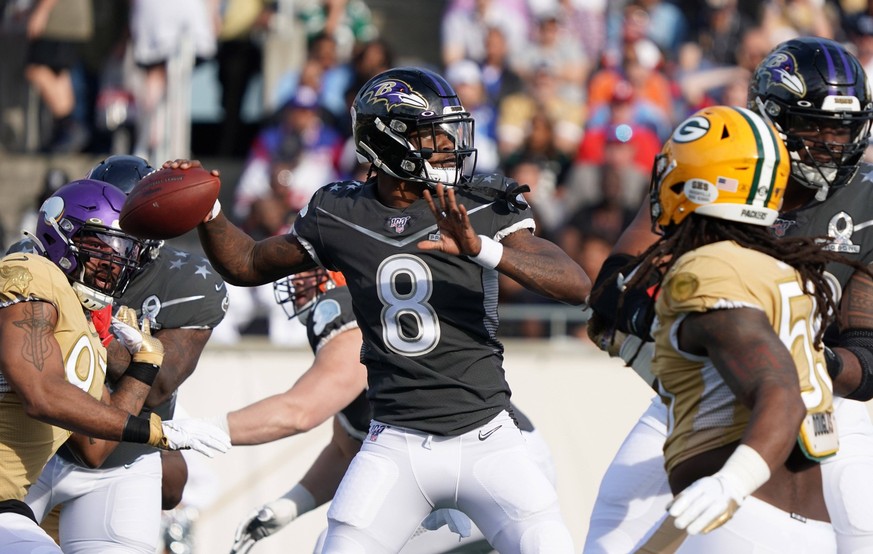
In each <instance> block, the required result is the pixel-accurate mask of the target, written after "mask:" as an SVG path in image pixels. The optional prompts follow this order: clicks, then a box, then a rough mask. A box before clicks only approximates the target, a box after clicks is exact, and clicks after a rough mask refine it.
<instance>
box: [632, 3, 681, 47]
mask: <svg viewBox="0 0 873 554" xmlns="http://www.w3.org/2000/svg"><path fill="white" fill-rule="evenodd" d="M637 4H638V5H639V6H640V7H641V8H642V9H644V10H645V11H646V14H647V15H648V17H649V24H648V27H647V29H646V37H647V38H648V39H649V40H651V41H652V42H654V43H655V44H656V45H657V46H658V48H660V49H661V51H662V52H664V53H665V54H666V55H667V58H668V59H670V60H671V61H672V60H675V59H676V57H677V55H678V53H679V46H680V45H681V44H682V43H683V42H685V38H686V36H687V34H688V21H687V20H686V19H685V15H684V14H683V13H682V10H680V9H679V7H678V6H676V5H675V4H673V3H672V2H667V1H664V0H637Z"/></svg>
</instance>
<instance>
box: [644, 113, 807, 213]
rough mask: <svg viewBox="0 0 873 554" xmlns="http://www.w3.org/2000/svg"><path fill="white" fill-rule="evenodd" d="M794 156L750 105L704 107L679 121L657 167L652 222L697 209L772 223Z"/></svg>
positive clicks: (653, 177)
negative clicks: (791, 155) (744, 106)
mask: <svg viewBox="0 0 873 554" xmlns="http://www.w3.org/2000/svg"><path fill="white" fill-rule="evenodd" d="M789 171H790V162H789V158H788V151H787V150H786V148H785V144H784V143H783V142H782V140H781V139H780V138H779V136H778V135H777V134H776V131H775V130H774V129H773V128H772V127H771V126H770V124H769V123H767V122H766V121H764V119H762V118H761V116H759V115H757V114H755V113H754V112H752V111H750V110H747V109H745V108H739V107H731V106H713V107H709V108H704V109H702V110H700V111H698V112H697V113H695V114H694V115H692V116H691V117H689V118H688V119H686V120H685V121H683V122H682V123H680V124H679V125H678V126H677V127H676V129H675V130H674V131H673V134H672V135H671V136H670V139H669V140H667V142H666V143H665V144H664V147H663V149H662V150H661V153H660V154H658V156H656V157H655V165H654V168H653V169H652V183H651V190H650V195H651V198H650V199H651V209H652V225H653V227H655V228H656V230H657V229H658V228H660V230H667V229H669V228H671V227H673V226H675V225H678V224H680V223H682V221H683V220H684V219H685V218H686V217H688V215H689V214H691V213H692V212H697V213H698V214H701V215H705V216H709V217H717V218H720V219H728V220H730V221H738V222H741V223H749V224H751V225H764V226H770V225H772V224H773V222H774V221H776V216H777V215H778V213H779V211H778V210H779V207H780V206H781V205H782V197H783V195H784V194H785V185H786V183H787V182H788V174H789Z"/></svg>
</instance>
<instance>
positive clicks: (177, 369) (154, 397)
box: [106, 329, 212, 408]
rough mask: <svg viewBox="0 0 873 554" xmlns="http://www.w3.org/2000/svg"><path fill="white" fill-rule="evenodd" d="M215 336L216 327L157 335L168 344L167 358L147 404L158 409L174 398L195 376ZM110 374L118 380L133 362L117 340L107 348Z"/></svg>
mask: <svg viewBox="0 0 873 554" xmlns="http://www.w3.org/2000/svg"><path fill="white" fill-rule="evenodd" d="M211 335H212V329H161V330H160V331H155V333H154V336H155V337H156V338H157V339H159V340H160V341H161V344H163V345H164V361H163V362H162V363H161V370H160V371H159V372H158V376H157V377H156V378H155V382H154V383H152V389H151V392H149V395H148V399H147V400H146V406H148V407H150V408H154V407H155V406H158V405H160V404H163V403H164V402H166V401H167V400H169V399H170V396H171V395H172V394H173V392H175V390H176V389H178V388H179V386H180V385H181V384H182V383H184V382H185V380H186V379H187V378H188V377H190V376H191V373H193V372H194V369H195V368H196V367H197V362H198V361H199V360H200V354H202V353H203V348H204V347H205V346H206V342H207V341H208V340H209V337H210V336H211ZM106 351H107V364H108V366H109V368H108V370H107V374H108V375H109V380H110V382H112V383H115V382H117V381H118V379H120V378H121V377H122V375H124V371H125V370H126V369H127V366H128V365H130V353H129V352H128V351H127V349H126V348H124V347H123V346H122V345H121V344H120V343H119V342H118V341H117V340H112V341H110V343H109V346H107V347H106Z"/></svg>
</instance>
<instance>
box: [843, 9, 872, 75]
mask: <svg viewBox="0 0 873 554" xmlns="http://www.w3.org/2000/svg"><path fill="white" fill-rule="evenodd" d="M867 6H868V7H867V8H866V10H865V11H863V12H859V13H855V14H852V15H850V16H848V17H847V18H846V21H845V25H844V27H845V28H846V29H847V34H848V37H849V40H851V42H852V45H853V46H854V47H855V48H854V50H855V54H856V55H857V56H858V60H859V61H860V62H861V65H863V66H864V69H865V70H866V71H867V76H868V79H869V78H873V3H868V4H867Z"/></svg>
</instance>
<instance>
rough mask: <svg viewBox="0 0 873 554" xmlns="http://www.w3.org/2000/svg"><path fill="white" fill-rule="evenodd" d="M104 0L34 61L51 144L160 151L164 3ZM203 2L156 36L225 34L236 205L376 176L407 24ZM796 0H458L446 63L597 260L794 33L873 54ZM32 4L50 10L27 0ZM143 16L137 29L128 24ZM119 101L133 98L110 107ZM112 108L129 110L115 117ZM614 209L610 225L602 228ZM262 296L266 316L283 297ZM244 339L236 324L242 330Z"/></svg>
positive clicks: (438, 64)
mask: <svg viewBox="0 0 873 554" xmlns="http://www.w3.org/2000/svg"><path fill="white" fill-rule="evenodd" d="M92 1H93V2H94V10H92V14H91V18H92V21H90V25H89V24H88V23H89V22H87V21H86V22H82V23H81V25H82V26H83V27H84V29H83V30H82V31H81V32H78V31H77V34H75V36H73V37H72V38H70V37H67V38H64V40H63V41H61V42H59V43H58V41H56V40H55V39H54V38H49V37H53V36H54V35H51V34H49V35H46V36H44V37H42V40H40V41H37V42H38V43H36V44H34V46H33V48H32V49H31V51H32V52H33V53H32V54H31V57H30V58H29V59H30V60H35V61H37V62H38V61H39V60H40V59H41V58H40V57H39V56H40V55H41V54H40V52H43V53H44V51H45V48H47V46H46V43H47V42H48V43H49V44H50V45H51V47H53V48H57V49H59V50H58V51H63V52H70V54H69V55H65V56H64V57H63V58H59V59H63V60H65V62H64V64H65V65H64V66H58V67H57V68H55V69H54V70H52V68H47V69H45V70H42V69H39V68H38V67H35V66H33V65H30V66H28V77H29V78H30V79H31V82H32V83H34V86H35V87H36V88H37V90H39V91H40V94H41V95H42V97H43V98H45V102H46V105H47V107H48V108H49V109H50V111H51V113H52V114H54V117H55V119H56V120H57V124H56V125H55V128H54V130H53V131H52V132H51V133H50V134H49V135H46V136H47V140H46V143H45V144H44V145H43V146H44V148H45V149H47V150H55V151H71V149H72V150H79V151H84V152H86V153H94V154H98V155H103V154H106V153H130V152H127V151H125V152H117V151H112V152H110V150H113V149H116V148H117V147H119V146H124V142H122V143H119V142H117V141H116V142H114V143H113V141H112V139H111V138H109V137H108V136H107V135H108V134H111V133H108V130H111V129H113V128H115V129H116V130H118V129H128V130H129V131H130V132H131V135H132V136H131V138H130V140H129V141H128V145H127V149H128V151H131V152H132V151H134V150H136V145H139V148H138V151H137V152H133V153H138V154H140V155H146V157H148V156H147V154H148V153H149V151H150V150H151V147H150V146H149V145H150V144H152V142H153V141H154V140H155V137H154V135H150V136H146V135H145V134H144V133H146V132H151V133H154V130H155V129H156V128H159V127H160V125H162V124H161V123H160V122H156V120H155V118H154V117H150V115H149V114H153V113H154V112H155V108H154V106H155V105H156V102H159V99H160V95H161V94H162V92H161V91H162V90H163V88H162V85H161V77H162V71H163V69H162V67H163V66H162V65H161V64H159V63H158V62H163V61H164V60H165V59H166V58H167V56H168V55H167V54H161V53H160V52H156V51H153V52H144V50H143V48H144V47H142V46H138V45H140V44H145V42H143V41H144V37H143V36H142V31H141V29H143V28H144V26H143V20H144V19H147V17H148V12H145V11H143V9H142V6H141V5H143V4H147V3H148V2H142V1H133V2H132V3H131V4H130V5H131V9H130V10H125V9H115V8H112V9H109V8H110V7H111V6H109V7H106V6H103V3H104V2H102V1H101V0H92ZM189 4H191V7H190V9H189V8H186V11H184V12H181V13H178V14H177V16H176V18H175V20H177V21H178V22H179V24H178V25H176V26H174V27H173V28H172V29H169V28H168V29H164V30H163V31H162V35H161V37H158V38H160V41H158V39H157V38H156V39H155V40H154V41H153V43H154V42H155V41H157V43H160V44H163V45H164V46H166V47H167V48H170V49H171V50H170V51H172V47H171V45H172V44H174V42H173V41H174V40H176V41H178V40H179V38H180V37H181V36H182V35H183V34H184V33H188V34H191V35H192V37H194V38H195V39H196V37H203V38H202V39H197V40H199V42H198V44H199V46H198V47H197V52H196V54H197V55H196V59H197V60H202V61H209V60H210V58H212V57H213V54H214V52H215V44H216V42H215V41H216V38H215V37H217V44H218V47H217V52H218V54H217V56H216V57H215V58H214V61H213V62H212V63H214V64H217V67H218V78H217V79H216V80H215V82H214V83H213V85H214V86H215V88H216V89H217V90H220V91H221V107H222V109H223V111H224V115H223V117H222V123H221V125H220V127H218V132H219V134H220V137H219V139H218V140H217V142H216V146H215V150H214V151H212V152H203V153H200V152H194V153H193V154H194V156H195V157H197V156H203V155H208V154H211V153H213V154H220V155H224V156H237V157H241V158H242V159H244V165H243V170H242V173H241V175H240V177H239V181H238V182H232V183H229V184H230V185H231V186H232V187H233V188H234V190H235V196H236V202H235V205H234V206H233V207H232V209H229V210H228V211H229V213H230V214H232V217H233V219H234V221H236V222H238V223H240V224H241V225H242V226H243V228H245V229H246V230H248V231H251V232H253V233H255V234H256V235H259V236H267V235H269V234H271V233H275V232H277V231H278V230H279V229H281V228H282V227H283V226H284V225H287V224H289V223H290V222H291V221H292V220H293V218H294V216H295V214H296V213H297V211H298V210H299V209H300V207H301V206H302V205H304V204H305V202H306V200H307V199H308V197H309V195H310V194H311V193H312V187H313V186H314V185H313V183H317V182H322V181H323V180H324V179H330V178H348V177H351V176H356V175H357V176H360V173H359V172H360V165H359V164H358V162H357V160H356V159H355V156H354V148H352V145H351V144H350V142H349V137H350V133H351V129H350V125H349V117H348V108H349V103H350V100H351V97H352V96H353V94H354V93H355V92H357V90H358V88H359V87H360V86H361V84H363V83H364V82H365V81H366V80H367V79H369V78H370V77H372V76H373V75H374V74H376V73H378V72H379V71H382V70H385V69H387V68H388V67H391V66H393V65H395V64H397V63H398V62H403V63H405V64H406V63H414V64H418V65H421V63H422V61H423V60H419V59H408V58H403V57H401V56H399V55H398V53H399V51H400V50H402V49H398V48H397V46H396V45H397V44H398V41H399V40H402V39H400V38H398V37H401V36H403V34H402V32H401V31H399V30H397V29H394V28H392V29H385V28H382V25H380V23H381V21H383V20H384V19H385V18H384V17H380V14H379V12H378V11H377V8H379V7H381V4H379V3H377V2H371V3H370V4H372V6H371V5H368V2H366V0H330V1H328V0H306V1H302V2H291V3H287V4H286V3H285V2H283V1H281V0H280V1H268V0H233V1H230V2H226V3H221V7H220V10H219V11H218V12H217V13H215V14H214V16H212V15H209V16H208V17H207V16H196V15H195V14H197V13H201V12H202V13H204V14H208V13H210V12H209V11H208V10H209V9H211V8H209V6H211V4H212V3H210V2H206V0H186V2H185V3H184V5H185V6H188V5H189ZM201 4H202V5H201ZM790 4H791V6H792V8H791V9H788V8H786V4H785V3H784V2H777V1H767V2H747V1H742V0H707V1H706V2H691V1H684V0H674V1H667V0H660V1H658V0H625V1H619V2H605V1H582V0H481V1H474V0H446V1H445V2H444V3H443V10H442V20H441V22H440V26H441V34H440V37H441V41H440V51H439V52H434V53H433V55H432V57H431V59H430V60H426V63H428V64H430V65H431V67H432V68H433V69H437V70H445V72H446V73H445V74H446V75H447V76H448V78H449V80H450V82H452V84H453V85H454V86H455V87H457V88H458V89H459V91H461V94H462V96H463V97H464V102H465V105H467V107H468V108H470V109H471V110H473V111H474V113H475V116H476V121H477V129H476V131H477V143H478V144H477V146H478V148H479V151H480V154H479V170H480V172H490V171H494V170H499V171H502V172H504V173H512V172H514V171H523V173H522V175H524V176H525V177H526V178H528V179H531V180H532V182H530V183H529V184H530V185H531V187H532V189H534V190H535V196H536V198H535V200H534V201H535V203H536V204H537V216H538V228H539V232H540V233H541V234H543V236H549V237H552V238H555V239H556V240H558V241H559V243H560V244H561V245H562V247H564V248H565V250H567V251H568V252H569V253H571V254H572V255H573V256H575V257H577V258H580V259H585V260H588V259H589V258H591V259H592V261H591V262H590V263H591V264H592V265H594V266H596V265H597V264H596V260H597V259H602V255H601V254H602V251H603V248H602V247H601V246H600V245H602V244H604V243H606V244H607V245H611V243H612V241H613V240H614V239H615V236H616V232H617V231H618V232H620V230H621V228H622V227H623V225H624V224H625V223H626V218H625V216H624V214H623V213H622V209H623V208H622V206H623V207H624V208H627V209H635V207H636V206H638V205H639V202H640V200H641V199H642V195H643V193H644V190H645V188H646V184H647V179H648V174H649V169H650V164H651V158H652V156H653V154H654V153H655V152H657V150H658V149H659V147H660V144H661V142H662V141H663V140H664V139H665V138H666V133H667V131H668V130H669V129H670V128H672V127H673V125H675V124H676V123H678V122H679V121H681V120H682V119H683V118H685V117H686V116H688V115H689V114H691V113H693V112H694V111H695V110H697V109H700V108H702V107H705V106H708V105H714V104H727V105H744V104H745V92H746V88H747V85H748V79H749V75H750V74H751V71H752V70H753V69H754V67H755V66H756V65H757V64H758V62H760V61H761V59H763V56H764V55H765V54H766V53H767V52H768V51H769V50H770V49H771V48H772V47H773V46H775V45H776V44H777V43H779V42H780V41H782V40H784V39H786V38H790V37H792V36H798V35H804V34H816V35H819V36H824V37H827V38H834V39H836V40H838V41H840V42H843V43H844V44H846V45H847V46H848V47H849V49H850V50H851V51H855V52H857V54H858V55H859V56H860V58H861V60H862V63H864V64H865V65H873V62H871V61H870V60H871V58H873V55H871V52H873V47H871V40H873V39H871V38H870V37H873V24H871V21H873V8H868V7H867V6H866V4H865V3H864V2H852V1H847V0H843V1H833V0H827V1H823V2H792V3H790ZM27 6H31V7H32V8H33V9H32V10H24V9H23V7H27ZM52 6H53V3H52V2H51V1H50V0H40V1H39V2H37V1H35V0H34V1H33V2H17V3H12V4H11V5H9V6H8V7H7V8H5V10H4V11H3V18H4V20H5V21H7V22H9V24H8V25H6V26H5V28H14V26H13V25H12V23H13V22H15V21H24V22H26V23H28V27H27V29H28V33H29V36H31V37H32V38H33V39H34V40H36V39H38V38H39V30H40V29H41V28H44V22H42V19H44V18H45V15H44V13H43V12H45V11H47V10H48V9H49V8H51V7H52ZM289 6H291V11H290V12H289ZM28 17H29V18H30V19H29V21H28ZM201 17H206V18H207V19H211V20H213V21H212V22H211V23H210V25H211V27H210V29H203V26H202V22H201V21H200V18H201ZM193 19H196V20H197V21H192V20H193ZM49 21H51V20H49ZM186 21H187V23H186ZM289 21H291V22H293V24H294V25H297V27H295V28H296V29H301V30H302V31H303V34H302V35H300V33H299V32H298V35H300V37H301V38H300V42H299V43H298V44H299V45H300V46H299V48H300V49H302V50H303V51H302V52H300V56H299V61H297V62H293V63H292V62H288V63H286V64H285V66H283V67H280V68H279V69H278V70H277V69H276V65H275V64H274V63H272V62H271V61H270V60H272V59H273V58H275V52H276V51H282V49H285V51H286V52H290V53H292V54H293V50H292V48H293V46H291V45H289V43H288V42H287V41H283V39H282V37H283V36H285V35H286V34H287V25H288V24H289ZM128 22H130V30H131V33H130V34H125V33H119V32H118V29H119V28H125V27H127V25H128ZM77 24H78V23H77ZM54 28H55V26H53V25H49V26H48V29H49V31H53V30H54ZM138 29H140V31H138ZM201 29H202V32H201ZM283 33H284V34H283ZM304 35H305V39H303V38H302V37H303V36H304ZM209 37H212V38H211V39H210V38H209ZM210 40H211V42H210ZM71 41H72V44H71ZM76 43H78V44H79V47H78V48H77V47H76ZM95 43H99V44H100V45H102V55H101V56H95V55H93V51H94V50H95V48H94V46H95ZM76 52H78V53H79V54H75V55H74V53H76ZM89 52H91V53H92V54H88V53H89ZM83 53H84V55H83ZM43 57H44V56H43ZM286 57H287V56H286ZM290 57H291V58H294V56H293V55H292V56H290ZM78 58H82V59H81V60H80V59H78ZM67 66H69V69H67ZM95 66H96V67H97V69H95ZM52 75H54V77H52V78H51V79H50V78H49V76H52ZM259 75H260V77H261V78H260V79H258V76H259ZM70 79H72V82H73V86H72V89H73V90H74V91H75V92H76V94H75V99H74V100H75V102H73V101H72V100H70V98H71V97H70V93H69V91H70V88H71V87H70V85H69V82H68V81H69V80H70ZM257 83H260V85H261V87H262V89H263V90H262V93H261V100H260V103H259V104H260V108H261V114H262V115H261V119H260V120H259V121H260V123H258V125H259V126H260V130H259V131H257V132H254V133H251V132H244V129H245V128H246V124H247V122H248V125H249V127H251V125H252V120H251V117H252V116H251V115H248V116H244V114H243V113H242V112H243V111H244V106H243V104H244V97H246V95H247V94H248V95H249V96H252V94H253V90H256V89H257V86H255V85H256V84H257ZM247 90H248V93H247V92H246V91H247ZM124 91H127V92H129V93H130V94H123V93H124ZM143 94H145V98H143ZM54 99H58V100H54ZM63 99H67V100H69V101H67V100H63ZM71 103H74V104H75V107H69V106H68V104H70V105H72V104H71ZM113 103H114V104H113ZM110 105H112V106H115V107H114V108H113V109H110V110H109V112H107V109H109V107H110ZM107 113H114V114H115V119H114V120H111V121H108V120H107V119H106V116H107ZM95 116H96V117H97V118H99V119H100V123H99V124H97V123H95V121H96V119H95ZM246 117H248V119H246ZM146 129H150V130H151V131H147V130H146ZM86 139H88V140H86ZM144 145H145V146H144ZM616 171H618V172H619V173H620V174H621V175H620V176H618V177H616V175H615V172H616ZM533 181H535V182H533ZM34 186H37V183H36V182H35V183H34ZM228 208H230V207H228ZM594 219H597V220H598V221H599V222H601V223H602V225H601V224H598V225H592V224H590V222H591V221H593V220H594ZM16 225H17V222H10V224H9V225H7V227H9V228H13V229H14V228H16ZM532 300H533V301H539V300H541V299H531V298H529V297H527V296H526V295H519V294H515V293H513V292H512V291H511V290H507V291H506V294H505V295H504V296H503V298H501V301H502V302H504V303H527V302H531V301H532ZM242 304H248V305H249V306H250V307H252V308H251V309H253V310H254V313H257V312H259V311H263V308H262V307H259V306H263V305H267V304H269V302H261V301H260V300H257V299H254V300H249V299H247V302H240V305H242ZM231 316H233V314H231ZM230 319H231V320H233V317H231V318H230ZM240 319H241V321H248V320H249V319H250V317H241V318H240ZM229 325H230V323H228V326H229ZM242 326H244V325H242ZM513 329H516V328H515V327H513ZM518 329H524V330H522V331H519V332H521V333H522V334H525V335H530V336H537V335H541V334H542V333H545V332H547V330H546V329H544V328H543V326H521V327H519V328H518ZM577 334H578V335H579V336H580V337H584V333H582V332H581V331H580V332H578V333H577ZM227 336H228V339H227V340H234V338H233V337H235V336H236V333H235V332H230V333H228V334H227Z"/></svg>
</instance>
